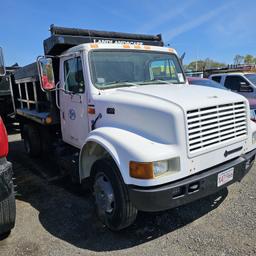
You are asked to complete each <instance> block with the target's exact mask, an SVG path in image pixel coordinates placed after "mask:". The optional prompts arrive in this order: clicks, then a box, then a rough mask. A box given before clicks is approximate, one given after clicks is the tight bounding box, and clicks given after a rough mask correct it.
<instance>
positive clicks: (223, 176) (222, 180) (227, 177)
mask: <svg viewBox="0 0 256 256" xmlns="http://www.w3.org/2000/svg"><path fill="white" fill-rule="evenodd" d="M233 176H234V168H230V169H228V170H226V171H224V172H220V173H219V174H218V181H217V186H218V187H220V186H222V185H224V184H226V183H228V182H229V181H231V180H233Z"/></svg>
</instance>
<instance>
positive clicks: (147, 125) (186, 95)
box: [94, 84, 245, 144]
mask: <svg viewBox="0 0 256 256" xmlns="http://www.w3.org/2000/svg"><path fill="white" fill-rule="evenodd" d="M94 100H95V102H97V104H95V108H96V113H102V114H103V115H102V118H101V119H100V120H99V121H98V122H97V127H102V126H109V127H119V128H123V129H126V130H130V131H132V132H134V133H137V134H141V135H142V136H143V137H147V138H149V139H150V140H152V141H157V142H159V143H165V144H178V141H177V138H181V136H178V134H183V135H184V136H185V133H180V132H179V131H182V130H184V129H185V116H184V114H185V112H186V111H188V110H192V109H195V108H200V107H208V106H214V105H221V104H227V103H231V102H236V101H244V100H245V98H244V97H243V96H241V95H239V94H235V93H232V92H229V91H225V90H221V89H215V88H208V87H202V86H194V85H172V84H161V85H145V86H138V87H128V88H118V89H110V90H105V91H104V92H102V93H101V94H97V95H95V98H94ZM108 108H113V109H114V110H115V114H112V115H111V114H107V109H108ZM182 141H183V142H184V143H185V138H183V139H182Z"/></svg>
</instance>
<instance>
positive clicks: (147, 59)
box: [11, 26, 256, 230]
mask: <svg viewBox="0 0 256 256" xmlns="http://www.w3.org/2000/svg"><path fill="white" fill-rule="evenodd" d="M50 30H51V36H50V38H48V39H46V40H45V41H44V51H45V56H41V57H38V59H37V62H36V63H34V64H31V65H28V66H26V67H24V68H21V69H19V70H17V71H16V73H15V83H13V84H12V85H11V88H12V95H13V101H14V105H15V112H16V117H17V118H18V119H19V121H20V124H21V128H22V129H21V130H22V137H23V138H24V144H25V148H26V150H27V152H28V153H29V154H31V155H32V156H40V155H44V156H49V158H50V157H54V158H55V159H56V161H59V162H60V165H61V169H62V170H66V171H67V172H68V173H69V174H70V175H71V177H72V179H73V180H77V181H78V182H79V183H84V184H87V185H88V186H90V187H91V188H92V190H93V194H94V197H95V205H96V207H97V210H98V214H99V217H100V218H101V219H102V221H103V222H104V223H105V224H106V225H107V226H108V227H109V228H110V229H112V230H120V229H122V228H125V227H127V226H129V225H130V224H131V223H133V221H134V220H135V218H136V215H137V212H138V211H149V212H151V211H161V210H166V209H170V208H173V207H177V206H180V205H183V204H186V203H189V202H192V201H195V200H197V199H199V198H202V197H205V196H207V195H210V194H213V193H215V192H216V191H218V190H220V189H223V188H224V187H227V186H228V185H230V184H232V183H234V182H236V181H241V179H242V178H243V177H244V176H245V175H246V173H247V172H248V171H249V170H250V168H251V167H252V164H253V161H254V158H255V153H256V151H255V147H256V128H255V124H253V123H252V122H251V121H250V116H249V105H248V102H247V100H246V99H245V98H244V97H242V96H241V95H239V94H235V93H232V92H229V91H225V90H219V89H213V88H207V87H201V86H193V85H188V83H187V79H186V77H185V75H184V72H183V69H182V66H181V64H180V60H179V57H178V56H177V53H176V51H175V50H174V49H172V48H166V47H163V41H162V39H161V36H160V35H156V36H154V35H137V34H128V33H117V32H104V31H94V30H85V29H70V28H62V27H56V26H51V29H50Z"/></svg>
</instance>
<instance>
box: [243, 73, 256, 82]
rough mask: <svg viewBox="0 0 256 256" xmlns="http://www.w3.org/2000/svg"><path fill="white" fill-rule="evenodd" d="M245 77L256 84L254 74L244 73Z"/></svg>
mask: <svg viewBox="0 0 256 256" xmlns="http://www.w3.org/2000/svg"><path fill="white" fill-rule="evenodd" d="M245 77H247V78H248V79H249V80H250V81H251V82H252V83H253V84H254V85H256V74H246V75H245Z"/></svg>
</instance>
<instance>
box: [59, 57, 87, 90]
mask: <svg viewBox="0 0 256 256" xmlns="http://www.w3.org/2000/svg"><path fill="white" fill-rule="evenodd" d="M64 81H65V89H66V90H67V91H69V92H73V93H83V92H84V90H85V88H84V87H85V86H84V85H85V83H84V76H83V68H82V61H81V57H76V58H72V59H69V60H66V61H64Z"/></svg>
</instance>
